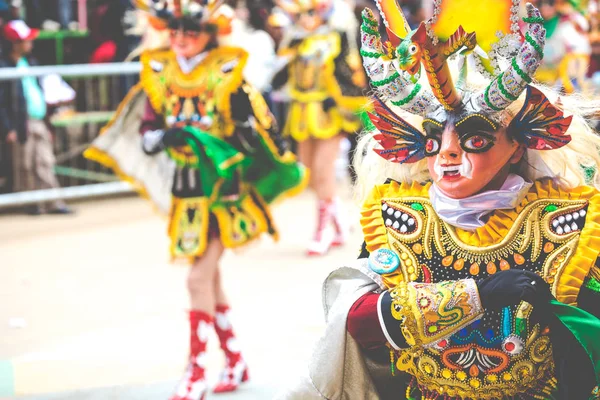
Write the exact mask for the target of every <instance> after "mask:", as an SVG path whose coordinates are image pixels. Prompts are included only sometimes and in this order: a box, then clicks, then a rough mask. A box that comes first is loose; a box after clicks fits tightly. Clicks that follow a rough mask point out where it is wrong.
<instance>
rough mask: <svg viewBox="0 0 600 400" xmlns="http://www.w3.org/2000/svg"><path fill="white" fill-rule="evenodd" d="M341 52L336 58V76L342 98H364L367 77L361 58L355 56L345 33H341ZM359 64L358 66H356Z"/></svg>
mask: <svg viewBox="0 0 600 400" xmlns="http://www.w3.org/2000/svg"><path fill="white" fill-rule="evenodd" d="M340 41H341V51H340V54H338V56H337V57H336V58H335V60H334V65H335V70H334V76H335V80H336V81H337V84H338V86H339V88H340V91H341V94H342V96H345V97H362V96H364V94H363V90H364V87H365V85H366V76H365V74H364V71H363V68H362V65H361V64H360V57H359V56H358V54H354V53H355V51H353V49H354V47H352V46H350V45H349V43H348V36H347V35H346V34H345V33H340ZM357 62H358V65H355V64H356V63H357Z"/></svg>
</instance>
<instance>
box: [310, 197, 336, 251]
mask: <svg viewBox="0 0 600 400" xmlns="http://www.w3.org/2000/svg"><path fill="white" fill-rule="evenodd" d="M333 204H334V203H333V201H331V200H319V216H318V220H317V230H316V232H315V236H314V237H313V240H312V241H311V242H310V244H309V245H308V249H307V254H308V255H309V256H322V255H324V254H325V253H327V252H328V251H329V248H330V247H331V246H332V245H333V239H334V238H333V237H332V235H331V232H330V231H328V230H327V227H328V226H329V225H330V224H331V222H332V218H333Z"/></svg>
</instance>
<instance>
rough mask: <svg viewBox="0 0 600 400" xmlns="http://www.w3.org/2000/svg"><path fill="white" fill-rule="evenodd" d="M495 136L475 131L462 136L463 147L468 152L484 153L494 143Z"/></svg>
mask: <svg viewBox="0 0 600 400" xmlns="http://www.w3.org/2000/svg"><path fill="white" fill-rule="evenodd" d="M494 140H495V138H494V137H493V136H491V135H488V134H484V133H475V134H473V135H468V136H464V137H463V138H461V141H460V142H461V143H460V144H461V147H462V148H463V150H464V151H466V152H468V153H483V152H485V151H488V150H489V149H490V148H491V147H492V146H493V145H494Z"/></svg>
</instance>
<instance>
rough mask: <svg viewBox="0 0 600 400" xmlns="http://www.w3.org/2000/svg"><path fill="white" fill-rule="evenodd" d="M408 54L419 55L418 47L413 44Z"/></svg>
mask: <svg viewBox="0 0 600 400" xmlns="http://www.w3.org/2000/svg"><path fill="white" fill-rule="evenodd" d="M408 53H409V54H410V55H413V54H416V53H417V45H415V44H411V45H410V47H409V48H408Z"/></svg>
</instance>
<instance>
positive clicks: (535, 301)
mask: <svg viewBox="0 0 600 400" xmlns="http://www.w3.org/2000/svg"><path fill="white" fill-rule="evenodd" d="M477 288H478V290H479V298H480V300H481V305H482V306H483V308H484V309H486V310H500V309H502V308H504V307H508V306H512V305H516V304H519V302H521V301H522V300H523V301H526V302H528V303H529V304H531V305H533V306H534V307H535V306H536V305H538V306H541V305H544V303H547V302H548V301H549V300H550V299H551V298H552V294H551V293H550V287H549V286H548V284H547V283H546V282H545V281H544V280H543V279H542V277H541V276H539V275H537V274H535V273H533V272H531V271H524V270H519V269H510V270H507V271H500V272H498V273H496V274H494V275H491V276H488V277H487V278H484V279H480V280H478V281H477Z"/></svg>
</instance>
